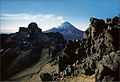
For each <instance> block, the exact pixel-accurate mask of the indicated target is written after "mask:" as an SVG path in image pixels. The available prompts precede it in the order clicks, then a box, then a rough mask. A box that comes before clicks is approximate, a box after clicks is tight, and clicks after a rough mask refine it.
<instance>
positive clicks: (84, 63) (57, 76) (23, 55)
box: [1, 17, 120, 82]
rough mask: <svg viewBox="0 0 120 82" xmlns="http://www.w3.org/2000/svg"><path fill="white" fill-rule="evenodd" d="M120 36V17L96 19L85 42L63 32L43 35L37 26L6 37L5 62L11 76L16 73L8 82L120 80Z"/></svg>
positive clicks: (4, 46) (85, 36) (3, 47)
mask: <svg viewBox="0 0 120 82" xmlns="http://www.w3.org/2000/svg"><path fill="white" fill-rule="evenodd" d="M32 27H35V28H34V29H32ZM119 33H120V18H119V17H114V18H113V19H111V18H108V19H106V22H105V21H104V20H102V19H97V18H93V17H92V18H90V25H89V28H88V29H87V30H86V31H85V32H84V36H83V39H82V40H77V39H75V40H68V41H67V42H66V41H65V40H64V39H63V36H62V35H61V34H60V33H42V31H41V30H40V29H39V28H38V26H37V25H36V24H35V23H32V24H29V26H28V28H23V27H22V28H20V30H19V32H18V33H15V34H10V35H2V36H1V37H5V38H4V39H3V40H2V41H1V42H3V46H2V49H3V50H1V53H2V54H1V55H2V59H3V60H2V63H3V62H4V60H5V58H6V59H9V60H8V61H7V62H6V64H10V65H7V66H3V67H7V69H6V70H7V72H8V73H9V74H8V75H9V76H10V75H12V74H13V77H10V78H8V79H7V80H13V81H15V80H22V81H103V82H104V81H120V79H119V78H120V72H119V69H120V34H119ZM18 37H19V38H20V39H17V38H18ZM23 43H25V44H24V45H22V44H23ZM6 44H7V46H6ZM21 46H22V47H21ZM26 46H27V47H26ZM13 53H14V55H13ZM6 54H7V55H6ZM11 60H13V62H9V61H11ZM8 62H9V63H8ZM14 62H15V63H14ZM3 65H4V64H3ZM18 69H22V70H18ZM16 72H18V73H16ZM14 73H16V74H15V75H14ZM4 74H5V71H4ZM4 74H3V75H4ZM4 79H6V78H4ZM85 79H86V80H85Z"/></svg>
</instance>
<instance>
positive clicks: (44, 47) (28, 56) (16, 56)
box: [0, 22, 65, 80]
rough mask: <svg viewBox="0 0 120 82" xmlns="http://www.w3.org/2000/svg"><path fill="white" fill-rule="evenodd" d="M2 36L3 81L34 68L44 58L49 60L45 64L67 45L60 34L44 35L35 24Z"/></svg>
mask: <svg viewBox="0 0 120 82" xmlns="http://www.w3.org/2000/svg"><path fill="white" fill-rule="evenodd" d="M0 36H1V44H2V45H1V48H0V50H1V52H0V53H1V63H2V80H6V79H9V78H10V77H11V76H14V74H16V73H19V72H21V71H23V70H25V69H27V68H29V67H31V66H33V65H34V64H35V63H36V62H38V61H39V60H41V59H42V58H44V57H47V58H48V59H47V58H46V59H47V61H46V60H43V62H48V61H50V60H51V59H52V58H54V57H55V54H56V53H57V52H58V51H60V50H61V49H62V48H63V47H64V44H65V40H64V38H63V36H62V35H61V34H60V33H42V30H41V29H40V28H38V26H37V24H36V23H35V22H32V23H30V24H29V25H28V27H27V28H25V27H20V28H19V32H16V33H13V34H1V35H0ZM43 53H44V54H43ZM41 66H42V64H41Z"/></svg>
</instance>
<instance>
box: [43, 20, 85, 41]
mask: <svg viewBox="0 0 120 82" xmlns="http://www.w3.org/2000/svg"><path fill="white" fill-rule="evenodd" d="M48 32H59V33H61V34H62V35H63V36H64V39H66V40H73V39H79V40H81V39H82V37H83V33H84V32H83V31H81V30H79V29H77V28H76V27H74V26H73V25H72V24H70V23H69V22H67V21H66V22H64V23H62V24H61V25H60V26H58V27H57V28H55V27H54V28H52V29H49V30H47V31H44V33H48Z"/></svg>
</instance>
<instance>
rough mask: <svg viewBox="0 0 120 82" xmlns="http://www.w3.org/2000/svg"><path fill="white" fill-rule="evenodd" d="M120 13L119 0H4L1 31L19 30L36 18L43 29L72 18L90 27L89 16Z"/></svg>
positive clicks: (70, 20) (83, 25)
mask: <svg viewBox="0 0 120 82" xmlns="http://www.w3.org/2000/svg"><path fill="white" fill-rule="evenodd" d="M118 14H119V0H110V1H108V0H106V1H100V0H97V1H93V0H86V1H81V0H77V1H73V0H65V1H56V0H52V1H48V0H46V1H43V0H40V1H39V0H38V1H37V0H35V1H32V0H25V1H23V0H21V1H20V0H19V1H16V0H12V1H9V0H1V17H0V20H1V33H6V32H7V33H8V32H9V33H11V32H17V31H18V30H19V27H27V26H28V24H29V23H30V22H36V23H37V24H38V27H39V28H41V29H42V30H43V31H45V30H48V29H51V28H53V27H57V26H59V25H60V24H61V23H63V22H65V21H68V22H70V23H71V24H72V25H73V26H75V27H76V28H78V29H79V30H83V31H84V30H86V29H87V28H88V27H89V18H90V17H95V18H100V19H104V20H105V19H106V18H113V17H114V16H118Z"/></svg>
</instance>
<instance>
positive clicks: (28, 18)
mask: <svg viewBox="0 0 120 82" xmlns="http://www.w3.org/2000/svg"><path fill="white" fill-rule="evenodd" d="M0 20H1V31H4V30H5V29H6V30H7V29H8V30H7V31H9V30H10V29H13V32H15V31H17V30H16V29H18V28H19V27H27V26H28V24H29V23H30V22H36V23H37V24H38V26H39V28H41V29H42V30H48V29H50V28H53V27H57V26H58V25H59V24H60V23H62V22H64V19H63V17H62V16H55V15H53V14H36V15H32V14H26V13H22V14H21V13H20V14H1V16H0ZM11 27H12V28H11ZM3 29H4V30H3ZM10 31H11V30H10Z"/></svg>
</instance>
